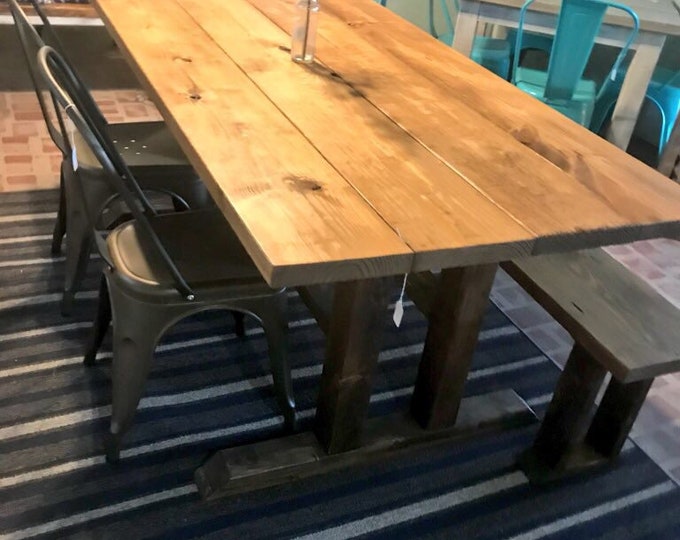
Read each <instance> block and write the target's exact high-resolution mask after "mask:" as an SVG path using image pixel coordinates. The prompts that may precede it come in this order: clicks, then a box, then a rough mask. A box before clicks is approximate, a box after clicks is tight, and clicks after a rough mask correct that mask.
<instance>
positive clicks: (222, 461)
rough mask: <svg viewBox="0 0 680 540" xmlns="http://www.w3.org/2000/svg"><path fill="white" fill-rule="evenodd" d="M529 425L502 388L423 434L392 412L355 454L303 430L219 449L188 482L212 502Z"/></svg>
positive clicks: (523, 409) (371, 426)
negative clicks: (333, 448)
mask: <svg viewBox="0 0 680 540" xmlns="http://www.w3.org/2000/svg"><path fill="white" fill-rule="evenodd" d="M535 421H536V416H535V415H534V413H533V411H532V410H531V409H530V408H529V407H528V406H527V404H526V403H525V402H524V401H523V400H522V399H521V398H520V397H519V396H518V395H517V394H516V393H515V392H514V391H512V390H502V391H497V392H493V393H490V394H484V395H480V396H472V397H468V398H465V399H463V401H462V403H461V408H460V412H459V415H458V421H457V422H456V425H455V426H453V427H450V428H446V429H442V430H425V429H422V428H421V427H420V426H419V425H418V424H417V423H416V422H415V421H414V420H413V419H412V418H411V416H410V415H408V414H404V413H397V414H393V415H390V416H387V417H380V418H374V419H371V420H369V421H368V422H366V429H365V434H364V441H363V445H362V446H361V447H360V448H358V449H356V450H352V451H349V452H343V453H339V454H333V455H329V454H327V453H326V452H325V450H324V449H323V447H322V445H321V444H320V443H319V441H318V440H317V438H316V437H315V436H314V434H313V433H311V432H305V433H300V434H297V435H292V436H289V437H283V438H279V439H272V440H267V441H263V442H258V443H254V444H249V445H244V446H238V447H235V448H228V449H224V450H220V451H219V452H217V453H216V454H214V455H213V456H212V457H211V458H210V459H209V460H208V461H207V462H206V463H205V464H204V465H203V466H201V467H199V468H198V469H197V470H196V473H195V476H194V479H195V481H196V484H197V486H198V490H199V493H200V494H201V497H202V498H203V499H206V500H212V499H216V498H218V497H222V496H225V495H234V494H238V493H244V492H247V491H254V490H257V489H263V488H267V487H272V486H276V485H280V484H286V483H289V482H292V481H294V480H299V479H302V478H307V477H310V476H315V475H319V474H325V473H329V472H332V471H336V470H339V469H346V468H350V467H354V466H362V465H366V464H369V463H371V462H373V461H383V460H385V459H387V458H391V457H397V456H400V455H402V453H404V452H407V451H416V450H422V449H423V448H426V447H428V446H433V445H435V444H442V443H444V442H447V441H451V440H458V439H464V438H469V437H473V436H474V437H477V436H479V435H480V434H481V433H487V432H492V431H496V430H504V429H510V428H517V427H522V426H525V425H529V424H531V423H533V422H535Z"/></svg>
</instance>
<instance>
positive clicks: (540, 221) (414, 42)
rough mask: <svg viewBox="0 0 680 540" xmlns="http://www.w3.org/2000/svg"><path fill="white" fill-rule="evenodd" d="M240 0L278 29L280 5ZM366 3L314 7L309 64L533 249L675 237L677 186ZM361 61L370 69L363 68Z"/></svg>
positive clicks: (331, 1) (283, 9)
mask: <svg viewBox="0 0 680 540" xmlns="http://www.w3.org/2000/svg"><path fill="white" fill-rule="evenodd" d="M250 1H251V3H253V4H254V5H257V6H258V7H259V8H260V9H261V10H262V11H263V12H264V13H266V14H267V15H268V16H270V17H271V18H272V19H273V20H275V21H276V22H277V24H279V25H281V26H282V27H283V28H288V27H289V22H288V19H289V16H288V15H286V13H287V8H288V4H287V2H281V3H272V4H269V3H267V2H265V1H264V0H250ZM372 4H373V3H372V2H368V1H358V2H339V1H337V0H328V1H327V2H326V3H325V13H327V14H328V15H327V17H326V18H325V19H324V20H323V24H321V25H320V27H319V28H320V29H319V36H320V41H319V58H320V59H321V60H322V61H324V62H325V63H327V64H328V65H329V67H331V68H332V69H334V70H335V71H337V72H339V73H341V74H342V75H343V77H345V78H346V79H347V80H349V81H350V82H352V84H353V85H354V87H355V88H357V90H359V91H361V92H363V93H364V94H365V95H366V96H367V98H368V99H369V100H371V101H372V102H373V103H374V104H376V106H378V107H380V108H381V110H383V112H385V113H386V114H388V115H389V116H390V117H392V118H393V119H394V120H395V121H396V122H398V123H399V124H400V125H401V126H402V127H403V128H404V129H406V130H407V131H409V133H411V134H412V135H414V137H417V138H418V139H419V140H420V141H421V142H423V144H425V145H426V146H428V147H429V148H430V149H431V150H432V151H433V152H435V153H436V154H437V155H439V156H440V157H442V158H443V159H444V160H446V161H447V162H448V163H449V164H451V165H452V166H455V167H456V169H457V170H458V171H459V172H461V173H464V176H466V178H468V180H469V181H471V182H472V183H473V184H474V185H475V186H476V187H478V189H480V190H481V191H483V192H484V193H485V194H487V195H488V196H489V197H490V198H491V199H492V200H494V201H495V202H496V203H497V204H499V206H501V207H502V208H503V209H505V210H507V211H508V212H510V213H511V214H512V215H513V216H515V217H516V219H517V220H518V221H519V222H520V223H522V224H523V225H525V226H527V227H528V228H530V229H531V230H533V231H534V232H537V233H539V234H541V235H542V236H545V237H544V238H540V239H539V240H538V241H537V242H536V244H535V250H534V253H542V252H549V251H554V250H560V249H562V250H565V249H577V248H578V247H579V246H578V243H579V242H582V245H583V243H588V245H591V246H593V245H595V244H596V243H598V242H600V243H601V244H606V243H617V242H624V241H626V240H631V239H634V238H642V237H654V236H663V235H668V234H677V232H678V226H679V223H678V217H679V212H680V189H679V188H678V186H675V185H673V184H672V183H670V182H668V180H667V179H664V178H663V177H662V175H660V174H659V173H657V172H655V171H653V170H652V169H651V168H649V167H647V166H646V165H645V164H643V163H641V162H639V161H638V160H636V159H635V158H633V157H632V156H629V155H627V154H625V153H624V152H622V151H621V150H619V149H617V148H615V147H614V146H612V145H611V144H610V143H608V142H607V141H605V140H603V139H601V138H600V137H598V136H597V135H595V134H593V133H591V132H589V131H588V130H586V129H585V128H583V127H582V126H579V125H578V124H576V123H574V122H571V121H569V120H568V119H566V118H565V117H564V116H562V115H560V114H559V113H558V112H557V111H554V110H553V109H551V108H550V107H548V106H546V105H544V104H542V103H540V102H538V101H537V100H535V99H533V98H532V97H531V96H529V95H527V94H525V93H523V92H522V91H521V90H519V89H517V88H515V87H514V86H512V85H511V84H509V83H507V82H505V81H503V80H501V79H500V78H498V77H495V76H493V75H492V74H490V73H489V72H488V71H487V70H485V69H484V68H482V67H481V66H478V65H477V64H475V63H474V62H472V61H471V60H470V59H468V58H465V57H463V56H462V55H460V54H458V53H457V52H456V51H452V50H451V49H450V48H448V47H446V46H445V45H443V44H442V43H439V42H437V40H434V39H430V38H428V37H427V36H426V35H425V34H424V33H423V32H421V31H420V30H418V29H416V28H415V27H413V26H412V25H410V24H409V23H408V22H406V21H404V20H402V19H401V18H400V17H398V16H397V15H395V14H393V13H390V12H389V10H384V9H380V8H379V6H377V5H372ZM364 58H370V59H371V62H372V63H373V64H377V65H379V66H380V70H374V69H370V66H368V65H367V64H366V62H365V61H363V60H362V59H364ZM388 88H389V89H390V90H389V92H387V91H386V89H388ZM395 88H396V89H398V90H394V89H395ZM398 94H400V95H398ZM397 96H398V97H397ZM410 109H416V110H418V111H419V112H420V115H412V114H409V112H410ZM499 132H500V133H499ZM503 135H505V136H506V137H509V138H512V139H514V142H515V143H519V144H520V145H522V146H523V147H524V150H527V149H528V150H530V153H533V154H534V158H537V159H538V161H534V160H531V159H530V158H528V157H527V156H526V152H523V151H522V150H520V149H519V148H517V147H516V145H515V144H513V142H512V141H510V140H509V139H507V138H504V136H503ZM472 156H475V159H472ZM518 156H519V157H518ZM540 162H542V163H540ZM509 164H511V166H510V167H509V166H508V165H509ZM463 167H465V169H464V168H463ZM497 168H502V169H503V171H497V170H496V169H497ZM518 193H521V194H522V196H521V197H517V194H518ZM541 204H542V207H543V210H541ZM597 208H599V209H600V210H597ZM600 211H602V213H600ZM593 213H594V214H593ZM595 214H597V215H595ZM576 222H579V223H580V224H581V226H579V225H576ZM570 223H571V225H572V227H571V228H570V225H569V224H570ZM589 228H594V229H598V228H599V232H600V233H601V234H599V236H598V233H597V231H591V232H590V233H588V232H587V231H585V229H589ZM560 229H561V233H562V234H560V232H558V231H559V230H560ZM569 231H570V232H571V235H570V234H569ZM589 234H590V240H588V238H587V237H588V236H589Z"/></svg>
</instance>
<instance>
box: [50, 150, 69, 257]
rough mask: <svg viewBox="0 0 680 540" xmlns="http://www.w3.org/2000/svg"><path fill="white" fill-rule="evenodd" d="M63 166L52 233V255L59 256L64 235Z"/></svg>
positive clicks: (64, 198)
mask: <svg viewBox="0 0 680 540" xmlns="http://www.w3.org/2000/svg"><path fill="white" fill-rule="evenodd" d="M63 167H64V164H63V163H62V170H61V172H60V173H59V209H58V210H57V220H56V221H55V223H54V231H53V232H52V248H51V250H50V251H51V253H52V255H59V254H61V242H62V240H63V239H64V235H65V234H66V212H67V210H66V192H65V190H66V188H65V186H64V172H63Z"/></svg>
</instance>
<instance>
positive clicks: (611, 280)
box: [503, 249, 680, 383]
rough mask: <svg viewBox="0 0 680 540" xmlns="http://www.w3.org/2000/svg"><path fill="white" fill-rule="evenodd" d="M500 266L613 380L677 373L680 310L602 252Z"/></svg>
mask: <svg viewBox="0 0 680 540" xmlns="http://www.w3.org/2000/svg"><path fill="white" fill-rule="evenodd" d="M503 268H504V269H505V270H506V271H508V272H509V273H510V275H511V276H512V277H513V278H514V279H515V280H516V281H517V282H518V283H519V284H520V285H521V286H522V287H523V288H524V289H525V290H526V291H527V292H529V293H530V294H531V295H533V296H534V297H535V298H536V299H537V301H538V302H539V303H540V304H541V305H542V306H543V307H545V309H546V310H547V311H548V312H549V313H550V314H551V315H552V316H553V317H555V319H557V321H559V322H560V324H562V326H564V328H565V329H566V330H567V331H568V332H569V333H570V334H571V335H572V336H573V337H574V339H575V340H576V341H577V342H578V343H581V345H582V347H583V348H585V349H587V350H588V351H589V353H590V355H592V356H593V357H595V358H597V360H598V361H599V362H601V363H602V364H603V365H604V366H605V367H606V368H607V369H608V370H609V371H611V372H612V374H613V375H614V376H615V377H616V378H617V379H618V380H619V381H621V382H623V383H628V382H632V381H638V380H642V379H649V378H652V377H655V376H657V375H662V374H665V373H671V372H674V371H678V370H680V332H678V328H680V311H679V310H678V309H677V308H675V306H673V305H672V304H671V303H670V302H668V301H667V300H666V299H665V298H663V297H662V296H661V295H660V294H659V293H657V292H656V291H655V290H654V289H652V288H651V286H649V285H648V284H647V283H645V282H644V281H642V280H641V279H640V278H638V277H637V276H635V275H633V274H632V273H631V272H630V271H629V270H627V269H626V268H624V267H623V266H622V265H621V264H620V263H618V262H617V261H615V260H614V259H612V258H611V257H610V256H609V255H607V254H606V253H605V252H604V251H602V250H600V249H595V250H587V251H581V252H577V253H564V254H556V255H546V256H541V257H530V258H527V259H523V260H517V261H513V262H512V263H509V264H504V265H503Z"/></svg>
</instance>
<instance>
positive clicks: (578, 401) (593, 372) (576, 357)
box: [532, 344, 607, 469]
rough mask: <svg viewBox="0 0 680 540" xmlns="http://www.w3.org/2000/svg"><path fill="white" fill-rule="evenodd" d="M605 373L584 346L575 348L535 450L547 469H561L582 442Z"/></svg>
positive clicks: (549, 408) (536, 455) (537, 457)
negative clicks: (570, 453)
mask: <svg viewBox="0 0 680 540" xmlns="http://www.w3.org/2000/svg"><path fill="white" fill-rule="evenodd" d="M606 374H607V371H606V370H605V369H604V368H603V367H602V366H601V365H600V364H599V363H598V362H596V361H595V360H593V359H592V358H591V356H590V355H589V354H588V353H587V352H586V351H585V350H584V349H583V348H582V347H580V346H579V345H578V344H577V345H574V348H573V349H572V351H571V354H570V355H569V359H568V360H567V364H566V366H565V367H564V371H563V372H562V375H561V376H560V378H559V380H558V381H557V387H556V388H555V392H554V394H553V398H552V401H551V402H550V405H549V406H548V410H547V412H546V414H545V418H544V419H543V423H542V424H541V427H540V429H539V430H538V434H537V436H536V440H535V441H534V445H533V448H532V451H533V453H534V455H535V458H536V459H537V460H539V461H540V462H541V463H543V464H544V465H545V466H547V467H549V468H551V469H554V468H556V467H559V466H560V465H561V464H562V463H563V461H564V459H565V457H566V456H567V454H568V452H569V451H570V450H572V449H573V448H574V447H575V446H577V445H578V444H580V443H581V441H582V440H583V437H584V436H585V434H586V431H587V430H588V422H589V420H590V413H591V411H592V408H593V406H594V404H595V398H596V397H597V393H598V392H599V390H600V387H601V386H602V382H603V381H604V377H605V375H606Z"/></svg>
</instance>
